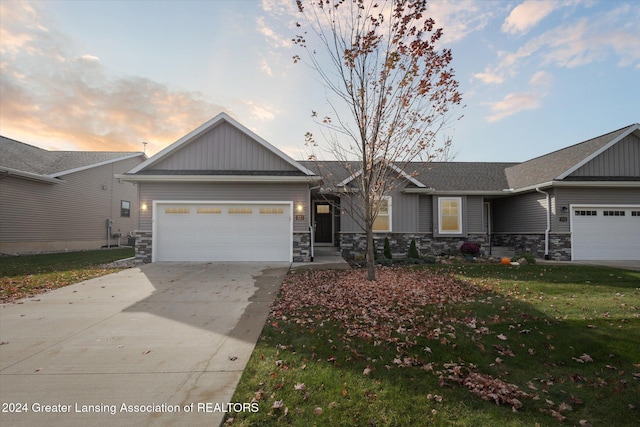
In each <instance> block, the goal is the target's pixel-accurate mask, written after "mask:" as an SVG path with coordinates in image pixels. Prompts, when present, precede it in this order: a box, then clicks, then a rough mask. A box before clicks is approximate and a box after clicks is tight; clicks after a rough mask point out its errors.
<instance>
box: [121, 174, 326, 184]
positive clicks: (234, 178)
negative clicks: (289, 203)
mask: <svg viewBox="0 0 640 427" xmlns="http://www.w3.org/2000/svg"><path fill="white" fill-rule="evenodd" d="M115 177H116V178H117V179H119V180H122V181H127V182H246V183H309V182H314V181H319V180H320V177H319V176H276V175H135V174H117V175H115Z"/></svg>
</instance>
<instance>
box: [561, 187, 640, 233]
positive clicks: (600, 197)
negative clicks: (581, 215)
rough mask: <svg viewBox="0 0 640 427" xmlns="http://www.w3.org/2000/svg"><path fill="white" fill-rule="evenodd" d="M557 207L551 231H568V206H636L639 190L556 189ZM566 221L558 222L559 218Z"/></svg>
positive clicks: (639, 199)
mask: <svg viewBox="0 0 640 427" xmlns="http://www.w3.org/2000/svg"><path fill="white" fill-rule="evenodd" d="M556 194H557V196H556V200H557V206H559V207H562V206H566V207H567V212H564V213H562V212H561V210H562V209H561V208H560V209H559V211H560V212H558V213H557V214H556V215H555V216H553V217H552V218H553V219H552V229H553V230H555V231H559V232H569V231H570V219H569V216H570V215H571V212H570V210H569V206H570V205H638V204H640V188H564V187H563V188H558V189H557V190H556ZM562 216H564V217H566V218H567V221H562V222H561V221H560V217H562Z"/></svg>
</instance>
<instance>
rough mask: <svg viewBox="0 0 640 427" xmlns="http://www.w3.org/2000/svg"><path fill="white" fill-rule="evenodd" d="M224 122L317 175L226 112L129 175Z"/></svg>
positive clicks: (142, 164)
mask: <svg viewBox="0 0 640 427" xmlns="http://www.w3.org/2000/svg"><path fill="white" fill-rule="evenodd" d="M223 121H225V122H227V123H229V124H230V125H232V126H234V127H235V128H236V129H238V130H239V131H240V132H243V133H244V134H246V135H247V136H249V137H250V138H252V139H254V140H255V141H256V142H258V143H259V144H260V145H262V146H263V147H265V148H266V149H268V150H269V151H271V152H272V153H274V154H275V155H277V156H279V157H280V158H282V159H283V160H284V161H286V162H287V163H289V164H290V165H291V166H293V167H295V168H296V169H298V170H299V171H301V172H303V173H304V174H305V175H310V176H312V175H315V174H314V173H313V172H311V171H310V170H309V169H307V168H305V167H304V166H302V165H301V164H300V163H298V162H296V161H295V160H293V159H292V158H291V157H289V156H288V155H286V154H285V153H284V152H282V151H281V150H280V149H278V148H277V147H275V146H273V145H271V144H269V143H268V142H267V141H266V140H265V139H263V138H261V137H260V136H258V135H257V134H255V133H254V132H252V131H251V130H249V129H248V128H247V127H245V126H244V125H242V124H240V122H238V121H237V120H235V119H234V118H232V117H231V116H230V115H228V114H227V113H224V112H223V113H220V114H218V115H217V116H215V117H214V118H212V119H211V120H209V121H208V122H206V123H204V124H202V125H200V126H199V127H198V128H196V129H194V130H192V131H191V132H189V133H188V134H186V135H185V136H183V137H182V138H180V139H178V140H177V141H176V142H174V143H173V144H171V145H169V146H167V147H165V148H164V149H163V150H162V151H160V152H159V153H157V154H156V155H155V156H153V157H151V158H150V159H148V160H146V161H145V162H143V163H140V164H139V165H138V166H136V167H135V168H133V169H131V170H130V171H129V173H130V174H133V173H137V172H140V171H141V170H144V169H146V168H147V167H149V166H151V165H153V164H155V163H157V162H159V161H160V160H162V159H164V158H165V157H167V156H168V155H169V153H171V152H173V151H175V150H177V149H179V148H180V147H182V146H183V145H187V144H189V143H190V142H192V141H193V140H194V139H195V138H197V137H199V136H200V135H202V134H203V133H205V132H207V131H208V130H209V129H211V128H213V127H214V126H216V125H218V124H219V123H221V122H223Z"/></svg>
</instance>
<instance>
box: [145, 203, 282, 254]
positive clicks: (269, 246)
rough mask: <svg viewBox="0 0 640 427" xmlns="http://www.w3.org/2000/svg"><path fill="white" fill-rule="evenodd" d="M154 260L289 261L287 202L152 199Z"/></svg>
mask: <svg viewBox="0 0 640 427" xmlns="http://www.w3.org/2000/svg"><path fill="white" fill-rule="evenodd" d="M153 236H154V237H153V260H154V261H291V259H292V245H293V243H292V220H291V203H289V202H272V203H271V202H270V203H235V202H234V203H202V202H182V203H174V202H170V203H169V202H156V203H155V206H154V232H153Z"/></svg>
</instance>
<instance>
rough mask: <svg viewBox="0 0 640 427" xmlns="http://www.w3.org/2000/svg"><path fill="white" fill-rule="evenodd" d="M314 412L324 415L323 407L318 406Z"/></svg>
mask: <svg viewBox="0 0 640 427" xmlns="http://www.w3.org/2000/svg"><path fill="white" fill-rule="evenodd" d="M313 413H314V414H316V415H317V416H320V415H322V408H321V407H319V406H318V407H317V408H316V409H314V410H313Z"/></svg>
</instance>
